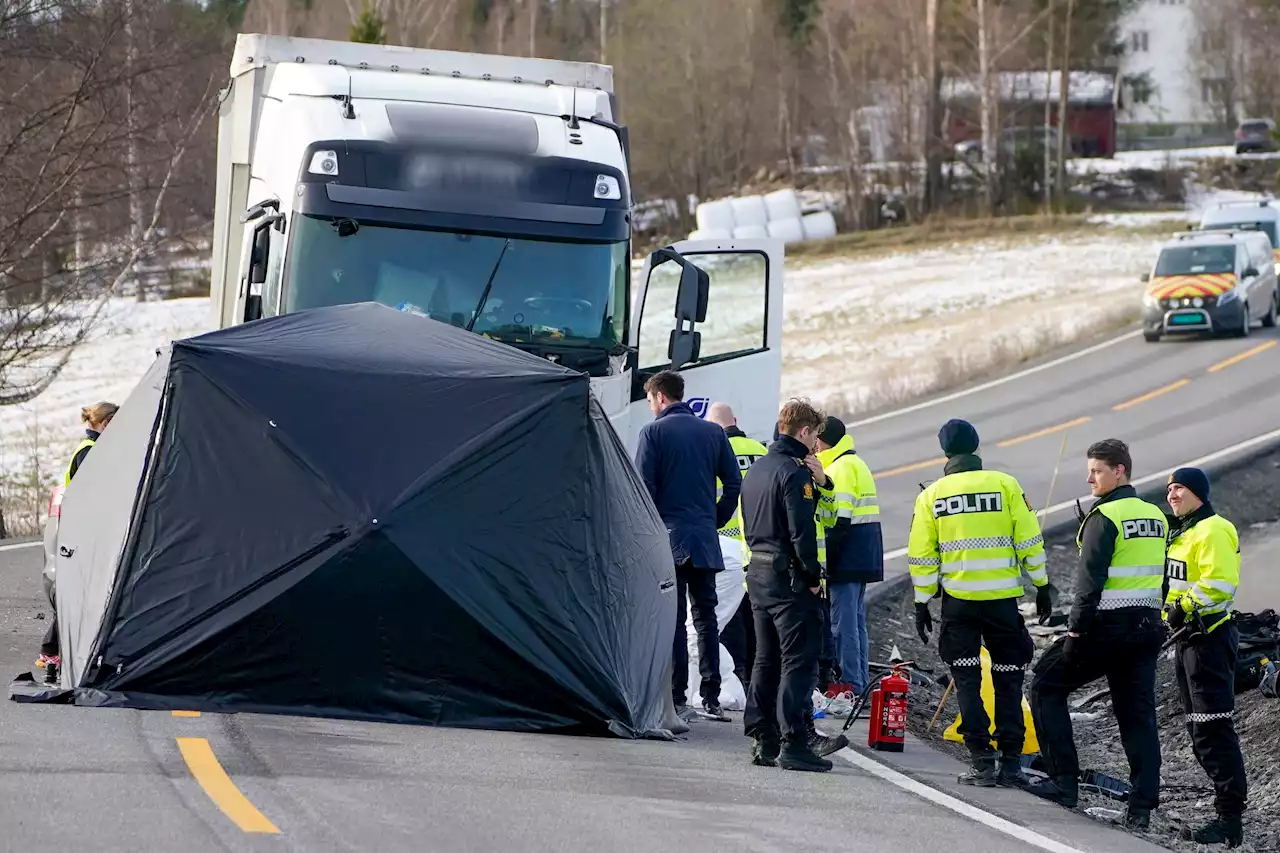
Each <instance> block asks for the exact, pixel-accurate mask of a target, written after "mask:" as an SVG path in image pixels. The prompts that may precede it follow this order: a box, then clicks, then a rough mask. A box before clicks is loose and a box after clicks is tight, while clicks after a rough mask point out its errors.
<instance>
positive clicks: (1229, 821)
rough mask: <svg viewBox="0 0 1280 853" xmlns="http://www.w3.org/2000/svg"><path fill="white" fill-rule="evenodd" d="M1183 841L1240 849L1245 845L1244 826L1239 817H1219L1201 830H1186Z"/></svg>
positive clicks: (1183, 833) (1183, 832)
mask: <svg viewBox="0 0 1280 853" xmlns="http://www.w3.org/2000/svg"><path fill="white" fill-rule="evenodd" d="M1182 839H1183V840H1184V841H1194V842H1195V843H1197V844H1225V845H1227V846H1228V847H1239V846H1240V845H1241V844H1243V843H1244V826H1242V825H1241V823H1240V818H1239V816H1236V817H1227V816H1226V815H1218V817H1217V819H1215V820H1214V821H1213V822H1212V823H1206V824H1205V825H1204V826H1202V827H1200V828H1199V829H1196V830H1191V829H1184V830H1183V831H1182Z"/></svg>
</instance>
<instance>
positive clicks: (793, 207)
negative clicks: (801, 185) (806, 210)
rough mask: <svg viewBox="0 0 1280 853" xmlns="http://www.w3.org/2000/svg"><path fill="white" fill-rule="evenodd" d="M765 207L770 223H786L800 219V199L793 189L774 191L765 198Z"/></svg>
mask: <svg viewBox="0 0 1280 853" xmlns="http://www.w3.org/2000/svg"><path fill="white" fill-rule="evenodd" d="M764 206H765V209H766V210H767V211H768V213H769V221H770V222H785V221H786V220H789V219H799V218H800V197H799V196H797V195H796V191H795V190H793V189H785V190H774V191H773V192H771V193H766V194H765V196H764Z"/></svg>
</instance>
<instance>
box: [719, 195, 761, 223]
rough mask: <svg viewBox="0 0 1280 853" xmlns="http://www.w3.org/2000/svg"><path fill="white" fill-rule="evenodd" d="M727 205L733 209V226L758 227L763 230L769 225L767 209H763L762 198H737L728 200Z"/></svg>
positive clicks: (746, 196)
mask: <svg viewBox="0 0 1280 853" xmlns="http://www.w3.org/2000/svg"><path fill="white" fill-rule="evenodd" d="M729 204H730V205H731V206H732V207H733V223H734V225H737V226H740V227H741V226H744V225H758V226H760V227H761V228H763V227H764V226H765V225H767V224H768V223H769V209H768V208H767V207H765V204H764V197H763V196H758V195H744V196H739V197H737V198H731V199H729Z"/></svg>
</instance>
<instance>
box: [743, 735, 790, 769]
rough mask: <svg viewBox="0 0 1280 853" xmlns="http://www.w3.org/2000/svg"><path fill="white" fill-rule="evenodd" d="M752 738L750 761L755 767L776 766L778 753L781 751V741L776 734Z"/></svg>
mask: <svg viewBox="0 0 1280 853" xmlns="http://www.w3.org/2000/svg"><path fill="white" fill-rule="evenodd" d="M754 740H755V742H754V743H753V744H751V763H752V764H754V765H756V766H757V767H777V766H778V753H779V752H781V751H782V742H781V741H779V740H778V737H777V735H764V736H763V737H757V738H754Z"/></svg>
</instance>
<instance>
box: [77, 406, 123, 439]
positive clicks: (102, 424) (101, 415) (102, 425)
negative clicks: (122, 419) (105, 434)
mask: <svg viewBox="0 0 1280 853" xmlns="http://www.w3.org/2000/svg"><path fill="white" fill-rule="evenodd" d="M119 408H120V407H119V406H117V405H116V404H115V403H97V404H95V405H93V406H85V407H84V408H83V409H81V410H80V422H81V423H82V424H84V425H85V426H87V427H88V428H89V429H91V430H93V431H94V432H102V431H103V430H104V429H106V428H107V424H109V423H111V419H112V418H114V417H115V416H116V411H117V410H118V409H119Z"/></svg>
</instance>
